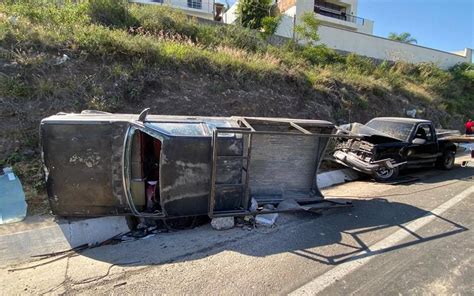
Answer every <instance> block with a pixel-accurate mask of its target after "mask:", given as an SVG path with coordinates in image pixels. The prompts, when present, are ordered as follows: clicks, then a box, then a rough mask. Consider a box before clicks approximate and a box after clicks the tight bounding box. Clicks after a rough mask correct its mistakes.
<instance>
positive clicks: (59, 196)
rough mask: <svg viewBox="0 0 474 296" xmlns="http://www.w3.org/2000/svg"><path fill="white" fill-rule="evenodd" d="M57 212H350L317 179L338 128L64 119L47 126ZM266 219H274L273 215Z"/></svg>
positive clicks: (316, 123) (225, 120) (275, 122)
mask: <svg viewBox="0 0 474 296" xmlns="http://www.w3.org/2000/svg"><path fill="white" fill-rule="evenodd" d="M40 131H41V144H42V152H43V162H44V169H45V175H46V184H47V191H48V196H49V200H50V204H51V208H52V211H53V213H54V214H56V215H60V216H104V215H130V214H131V215H135V216H139V217H144V218H158V219H165V218H175V217H186V216H198V215H208V216H210V217H219V216H239V215H252V214H256V212H257V208H258V207H261V206H262V205H265V204H272V205H274V206H275V210H272V211H273V212H283V211H296V210H309V211H313V210H314V211H319V210H321V209H325V208H333V207H344V206H350V204H349V203H345V202H337V201H331V200H327V199H324V198H323V196H322V194H321V192H320V191H319V189H318V185H317V178H316V173H317V170H318V167H319V164H320V161H321V158H322V155H323V153H324V150H325V148H326V146H327V143H328V140H329V138H331V137H335V134H334V131H335V127H334V125H333V124H332V123H330V122H327V121H321V120H301V119H285V118H251V117H186V116H164V115H148V110H144V111H143V112H142V113H141V114H140V115H130V114H110V113H104V112H97V111H83V112H82V113H81V114H65V113H60V114H57V115H54V116H51V117H48V118H45V119H43V120H42V121H41V128H40ZM272 211H269V212H272Z"/></svg>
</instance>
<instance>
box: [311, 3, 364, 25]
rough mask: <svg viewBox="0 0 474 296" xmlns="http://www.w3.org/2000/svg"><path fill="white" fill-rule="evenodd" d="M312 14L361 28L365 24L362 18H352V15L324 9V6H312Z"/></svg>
mask: <svg viewBox="0 0 474 296" xmlns="http://www.w3.org/2000/svg"><path fill="white" fill-rule="evenodd" d="M314 12H315V13H317V14H320V15H324V16H328V17H332V18H335V19H339V20H343V21H346V22H350V23H354V24H357V25H361V26H363V25H364V24H365V19H364V18H361V17H358V16H353V15H350V14H346V13H344V12H341V11H337V10H333V9H331V8H329V7H325V6H322V5H315V6H314Z"/></svg>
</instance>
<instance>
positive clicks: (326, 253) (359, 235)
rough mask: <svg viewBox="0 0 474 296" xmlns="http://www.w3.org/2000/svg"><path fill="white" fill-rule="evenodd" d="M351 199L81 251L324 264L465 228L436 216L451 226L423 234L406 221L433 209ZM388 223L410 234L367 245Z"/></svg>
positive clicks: (119, 257)
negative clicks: (270, 218)
mask: <svg viewBox="0 0 474 296" xmlns="http://www.w3.org/2000/svg"><path fill="white" fill-rule="evenodd" d="M353 203H354V208H352V209H349V210H347V209H346V210H332V213H331V212H328V213H326V214H324V215H323V216H317V215H315V214H310V213H298V214H286V215H282V216H281V218H280V225H278V226H277V228H275V229H265V228H263V229H262V228H259V229H256V230H252V231H247V230H242V229H232V230H228V231H215V230H213V229H211V228H210V227H209V225H205V226H201V227H198V228H195V229H191V230H184V231H179V232H175V233H160V234H157V235H156V236H154V237H151V238H148V239H141V240H137V241H132V242H126V243H120V244H118V245H112V246H104V247H101V248H96V249H91V250H86V251H85V252H83V253H82V255H84V256H87V257H90V258H93V259H95V260H100V261H104V262H109V263H111V264H114V265H125V264H124V262H134V263H135V264H133V265H135V266H141V265H162V264H167V263H175V262H183V261H192V260H198V259H201V258H205V257H208V256H211V255H215V254H218V253H221V252H225V251H231V252H237V253H240V254H244V255H247V256H254V257H265V256H270V255H275V254H280V253H286V252H290V253H292V254H295V255H297V256H301V257H304V258H307V259H310V260H313V261H317V262H320V263H323V264H327V265H335V264H339V263H341V262H345V261H348V260H354V259H358V258H361V257H366V256H373V255H376V254H379V253H383V252H389V251H393V250H395V249H400V248H405V247H408V246H411V245H414V244H419V243H424V242H427V241H431V240H435V239H439V238H442V237H446V236H450V235H454V234H457V233H460V232H463V231H466V230H467V228H466V227H464V226H462V225H459V224H457V223H456V222H454V221H450V220H448V219H446V218H443V217H437V218H436V219H439V220H440V221H443V223H447V224H448V226H449V227H448V228H449V231H445V232H442V233H437V234H433V235H431V236H428V237H426V236H425V237H421V236H419V235H418V234H416V233H412V232H410V231H409V230H408V229H406V228H405V227H404V226H403V224H405V223H409V222H410V221H413V220H415V219H417V218H420V217H422V216H425V215H432V213H431V212H428V211H425V210H423V209H420V208H417V207H414V206H411V205H409V204H405V203H400V202H390V201H388V200H386V199H370V200H353ZM390 227H395V229H393V230H392V231H394V230H398V229H405V230H406V231H408V232H409V233H410V234H411V238H412V239H411V240H410V241H409V242H406V243H402V244H399V245H397V246H395V247H391V248H387V249H385V250H379V251H377V252H370V249H369V245H371V244H373V243H375V242H376V241H377V240H380V239H382V238H383V237H384V236H385V235H382V234H381V233H380V231H384V230H386V229H387V228H390ZM136 262H139V263H136Z"/></svg>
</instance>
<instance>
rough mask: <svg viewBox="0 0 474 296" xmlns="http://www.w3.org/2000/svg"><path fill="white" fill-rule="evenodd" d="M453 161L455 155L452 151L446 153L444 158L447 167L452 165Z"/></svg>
mask: <svg viewBox="0 0 474 296" xmlns="http://www.w3.org/2000/svg"><path fill="white" fill-rule="evenodd" d="M453 162H454V157H453V155H452V154H451V153H450V154H448V155H446V157H445V158H444V165H445V166H446V167H451V166H452V165H453Z"/></svg>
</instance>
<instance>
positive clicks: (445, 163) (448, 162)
mask: <svg viewBox="0 0 474 296" xmlns="http://www.w3.org/2000/svg"><path fill="white" fill-rule="evenodd" d="M455 161H456V153H455V152H454V151H444V153H443V156H441V157H440V158H439V159H438V167H439V168H441V169H443V170H450V169H452V168H453V167H454V162H455Z"/></svg>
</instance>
